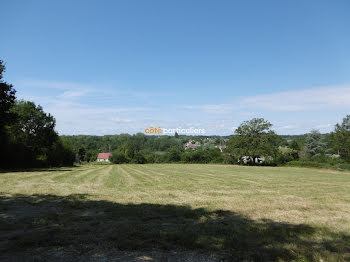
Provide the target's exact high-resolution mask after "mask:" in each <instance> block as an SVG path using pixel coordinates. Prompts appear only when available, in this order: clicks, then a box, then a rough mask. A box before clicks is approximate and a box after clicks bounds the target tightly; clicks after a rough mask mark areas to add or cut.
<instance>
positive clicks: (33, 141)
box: [0, 60, 75, 168]
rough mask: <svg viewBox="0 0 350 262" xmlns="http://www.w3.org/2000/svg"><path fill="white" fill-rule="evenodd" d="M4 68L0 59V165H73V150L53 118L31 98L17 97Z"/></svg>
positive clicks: (24, 166)
mask: <svg viewBox="0 0 350 262" xmlns="http://www.w3.org/2000/svg"><path fill="white" fill-rule="evenodd" d="M4 72H5V65H4V63H3V61H1V60H0V144H1V150H0V167H2V168H13V167H16V168H18V167H20V168H26V167H47V166H68V165H72V164H73V162H74V159H75V156H74V152H73V151H72V150H71V149H70V148H69V147H67V146H66V145H65V144H64V143H63V141H62V140H61V139H60V137H59V136H58V134H57V132H56V131H55V124H56V121H55V118H54V117H53V116H52V115H50V114H47V113H45V112H44V110H43V109H42V107H41V106H39V105H35V103H33V102H30V101H23V100H17V99H16V90H15V89H14V88H13V86H12V85H11V84H9V83H7V82H6V81H4V80H3V73H4Z"/></svg>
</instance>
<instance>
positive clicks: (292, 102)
mask: <svg viewBox="0 0 350 262" xmlns="http://www.w3.org/2000/svg"><path fill="white" fill-rule="evenodd" d="M240 104H241V105H242V106H244V107H249V108H251V107H253V108H260V109H265V110H272V111H302V110H320V109H346V108H350V85H342V86H328V87H319V88H310V89H304V90H298V91H287V92H280V93H273V94H266V95H257V96H250V97H246V98H243V99H242V100H241V101H240Z"/></svg>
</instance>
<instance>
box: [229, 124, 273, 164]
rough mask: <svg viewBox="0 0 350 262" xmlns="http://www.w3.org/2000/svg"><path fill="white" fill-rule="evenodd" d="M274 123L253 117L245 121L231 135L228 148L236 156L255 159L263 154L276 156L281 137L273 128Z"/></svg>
mask: <svg viewBox="0 0 350 262" xmlns="http://www.w3.org/2000/svg"><path fill="white" fill-rule="evenodd" d="M271 127H272V124H271V123H270V122H268V121H266V120H264V119H263V118H253V119H252V120H250V121H245V122H243V123H242V124H241V125H240V126H239V127H238V128H237V129H236V131H235V135H234V136H231V138H230V140H229V142H228V150H229V151H230V152H232V153H233V154H234V155H235V157H237V158H241V157H243V156H249V157H252V158H253V159H255V158H256V157H261V156H274V155H275V154H276V152H277V144H278V140H279V137H278V135H277V134H276V133H275V132H274V131H272V130H271Z"/></svg>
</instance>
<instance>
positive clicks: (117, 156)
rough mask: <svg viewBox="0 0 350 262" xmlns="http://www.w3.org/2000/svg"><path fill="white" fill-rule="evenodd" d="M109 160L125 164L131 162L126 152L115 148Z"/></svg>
mask: <svg viewBox="0 0 350 262" xmlns="http://www.w3.org/2000/svg"><path fill="white" fill-rule="evenodd" d="M109 161H111V162H112V163H114V164H124V163H128V162H129V160H128V158H127V157H126V156H125V154H124V153H122V152H120V151H118V150H115V151H114V152H113V153H112V155H111V156H110V157H109Z"/></svg>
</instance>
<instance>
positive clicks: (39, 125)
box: [10, 101, 58, 155]
mask: <svg viewBox="0 0 350 262" xmlns="http://www.w3.org/2000/svg"><path fill="white" fill-rule="evenodd" d="M12 112H14V113H16V114H17V115H18V120H17V121H16V123H14V124H13V125H11V127H10V130H11V134H12V135H13V136H14V139H15V140H16V141H17V142H20V143H22V144H23V145H24V146H26V147H27V148H28V149H29V150H30V151H31V152H32V153H33V154H36V155H38V154H46V153H47V149H48V148H50V147H51V146H52V145H53V143H54V142H55V141H57V139H58V135H57V133H56V132H55V130H54V128H55V119H54V117H53V116H52V115H50V114H46V113H45V112H44V111H43V109H42V107H41V106H36V105H35V104H34V103H33V102H29V101H18V102H16V104H15V106H14V107H13V108H12Z"/></svg>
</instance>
